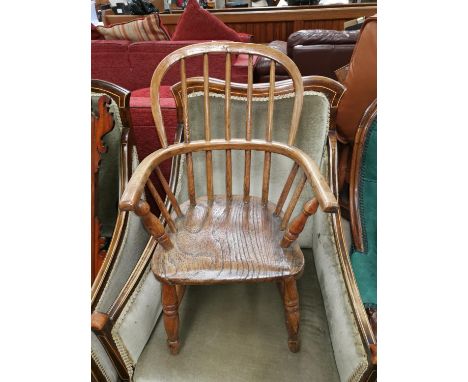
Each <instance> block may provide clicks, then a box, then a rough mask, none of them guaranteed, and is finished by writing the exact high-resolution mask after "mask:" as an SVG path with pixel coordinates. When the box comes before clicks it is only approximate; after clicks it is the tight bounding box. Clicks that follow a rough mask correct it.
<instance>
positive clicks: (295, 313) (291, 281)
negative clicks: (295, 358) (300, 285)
mask: <svg viewBox="0 0 468 382" xmlns="http://www.w3.org/2000/svg"><path fill="white" fill-rule="evenodd" d="M281 284H282V285H281V287H280V291H281V292H282V294H283V304H284V313H285V316H286V328H287V330H288V347H289V350H291V351H292V352H293V353H297V352H298V351H299V337H298V334H299V321H300V314H299V295H298V293H297V286H296V279H295V278H293V277H288V278H286V279H284V280H283V281H282V282H281Z"/></svg>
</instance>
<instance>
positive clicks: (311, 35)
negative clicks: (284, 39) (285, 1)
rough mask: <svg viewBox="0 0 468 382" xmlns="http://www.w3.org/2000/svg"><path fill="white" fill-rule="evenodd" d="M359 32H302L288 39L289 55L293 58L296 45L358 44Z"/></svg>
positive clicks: (320, 30) (293, 34)
mask: <svg viewBox="0 0 468 382" xmlns="http://www.w3.org/2000/svg"><path fill="white" fill-rule="evenodd" d="M358 36H359V31H336V30H324V29H310V30H300V31H297V32H294V33H291V34H290V35H289V37H288V43H287V54H288V56H289V57H292V51H293V48H294V47H295V46H296V45H343V44H356V41H357V39H358Z"/></svg>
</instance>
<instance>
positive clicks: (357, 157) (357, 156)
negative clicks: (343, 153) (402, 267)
mask: <svg viewBox="0 0 468 382" xmlns="http://www.w3.org/2000/svg"><path fill="white" fill-rule="evenodd" d="M376 116H377V100H374V102H372V103H371V104H370V105H369V107H368V108H367V109H366V111H365V112H364V115H363V117H362V119H361V122H360V123H359V127H358V129H357V131H356V135H355V137H354V148H353V157H352V161H351V179H350V185H349V207H350V215H351V232H352V234H353V242H354V247H355V248H356V249H357V250H358V251H361V252H364V250H365V249H364V238H363V231H362V223H361V212H360V209H359V185H360V184H359V183H360V182H359V179H360V176H361V165H362V156H363V152H364V147H365V145H366V141H367V138H368V133H369V130H370V127H371V125H372V123H373V122H374V120H375V118H376Z"/></svg>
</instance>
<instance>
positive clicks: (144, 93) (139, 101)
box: [130, 85, 175, 123]
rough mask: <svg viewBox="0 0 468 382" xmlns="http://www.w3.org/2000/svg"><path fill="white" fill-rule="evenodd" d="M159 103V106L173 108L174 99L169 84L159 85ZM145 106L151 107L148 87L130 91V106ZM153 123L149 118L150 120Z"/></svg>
mask: <svg viewBox="0 0 468 382" xmlns="http://www.w3.org/2000/svg"><path fill="white" fill-rule="evenodd" d="M159 103H160V105H161V108H162V109H164V108H175V101H174V98H173V96H172V92H171V87H170V86H164V85H163V86H161V87H160V88H159ZM135 107H146V108H151V96H150V88H143V89H138V90H134V91H132V94H131V96H130V108H135ZM149 123H154V122H153V119H152V118H151V122H149Z"/></svg>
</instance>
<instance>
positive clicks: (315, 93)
mask: <svg viewBox="0 0 468 382" xmlns="http://www.w3.org/2000/svg"><path fill="white" fill-rule="evenodd" d="M188 84H189V85H188V92H189V119H190V125H191V129H192V134H193V138H194V139H196V137H197V136H201V134H202V132H203V121H202V120H201V118H199V116H200V115H201V114H202V113H199V112H198V111H200V110H201V108H202V107H203V92H202V91H200V84H201V81H200V79H189V80H188ZM290 85H291V83H290V81H282V82H279V83H277V90H276V94H275V115H274V121H275V122H274V133H273V139H274V140H280V141H281V140H284V138H285V134H286V131H287V127H286V128H285V130H284V131H283V130H282V123H281V122H282V120H284V119H285V118H286V114H287V113H288V111H287V110H288V109H290V106H291V102H292V97H293V96H294V95H293V93H291V86H290ZM304 88H305V91H306V93H305V97H304V107H303V112H302V113H303V114H302V117H301V122H300V127H299V131H298V136H297V140H296V142H297V145H296V146H298V147H299V148H300V149H302V150H304V151H305V152H306V153H307V154H309V155H310V156H311V157H312V158H313V159H314V160H315V161H316V162H317V163H318V164H319V165H320V168H321V169H322V172H323V174H324V175H325V176H326V178H327V179H328V181H329V184H330V187H331V188H332V190H333V191H334V192H335V193H336V192H337V191H336V190H337V172H336V171H337V148H336V134H335V131H334V128H335V124H334V116H335V114H336V107H337V104H338V102H339V100H340V98H341V95H342V94H343V91H344V88H343V87H342V85H340V84H339V83H337V82H336V81H333V80H330V79H327V78H324V77H318V76H317V77H314V76H311V77H305V78H304ZM201 89H202V87H201ZM217 89H218V90H217ZM267 89H268V85H260V84H259V85H255V86H254V96H255V98H254V102H253V107H254V113H253V115H254V117H253V118H254V124H253V126H254V127H255V129H254V131H253V137H254V138H255V137H256V136H263V130H262V128H261V126H265V124H262V121H263V120H265V118H266V104H267V102H266V101H267V97H265V96H264V94H265V92H267ZM179 91H180V86H178V85H175V86H174V87H173V92H174V93H175V95H176V99H177V94H178V92H179ZM243 92H244V93H245V87H244V88H242V87H241V86H239V87H238V88H236V86H235V85H234V84H233V93H232V94H233V98H232V99H233V105H232V110H231V115H232V122H231V123H232V127H231V129H232V134H233V137H235V135H236V134H240V132H241V131H243V130H242V129H243V125H244V123H245V98H244V97H243V96H242V95H243ZM223 103H224V100H223V95H222V94H220V93H219V87H217V86H216V81H213V83H210V105H211V106H210V107H211V113H212V118H214V120H216V118H219V119H220V120H223V118H224V115H223V113H224V109H223V107H222V105H223ZM179 114H180V113H179ZM179 122H180V121H179ZM212 125H215V124H214V123H212ZM218 127H219V129H220V130H219V131H216V129H215V131H212V135H213V138H216V137H217V135H220V134H222V132H223V129H224V125H223V124H221V125H219V124H218ZM257 127H258V128H257ZM234 155H235V153H233V164H234V167H233V174H234V176H233V183H234V184H233V192H236V190H237V191H238V190H239V189H241V187H242V181H243V175H242V171H243V165H244V164H243V159H242V158H241V157H239V158H236V157H235V156H234ZM262 158H263V157H261V158H259V157H257V155H256V153H252V175H251V176H252V179H261V175H259V174H261V171H262V166H263V161H262V160H258V159H262ZM272 160H275V161H277V163H275V165H274V166H272V168H275V169H278V170H277V171H276V172H275V173H272V174H271V183H270V193H271V194H270V195H272V196H271V199H272V200H274V198H275V193H276V194H278V193H279V192H280V188H281V186H282V184H283V182H284V179H285V176H287V173H288V172H289V170H290V167H291V163H290V162H289V159H287V158H276V157H274V158H273V159H272ZM194 163H195V174H196V177H195V178H196V189H197V194H199V195H202V194H203V190H204V185H205V184H206V182H205V179H204V176H205V175H204V174H205V171H204V163H203V162H202V163H201V164H200V167H198V166H197V165H196V163H197V160H195V161H194ZM213 166H214V167H213V171H214V188H215V192H221V189H222V186H223V182H224V177H223V178H222V179H220V178H219V177H217V176H216V169H217V168H222V167H223V166H224V163H223V153H214V155H213ZM218 166H219V167H218ZM183 171H185V167H184V162H183V160H181V161H180V162H178V163H173V172H172V178H171V186H172V187H173V189H174V190H175V192H176V195H177V197H178V199H179V200H180V201H185V200H186V199H187V193H186V188H187V187H186V184H185V183H184V179H183V178H182V177H181V174H182V173H183ZM223 173H224V172H223ZM236 174H237V176H236ZM239 174H241V175H242V176H240V175H239ZM285 174H286V175H285ZM259 176H260V177H259ZM184 178H185V177H184ZM236 182H237V183H236ZM258 183H261V182H260V181H259V182H258ZM259 192H261V186H260V185H255V182H254V181H252V190H251V194H253V195H255V194H258V193H259ZM311 196H312V191H311V190H309V191H308V192H303V200H300V201H299V203H298V206H299V207H297V208H300V206H302V204H303V202H304V201H305V199H306V198H310V197H311ZM296 212H297V211H295V213H296ZM295 213H294V214H295ZM294 214H293V215H294ZM142 243H144V245H142V246H141V247H140V252H139V253H138V254H131V255H130V258H138V260H137V262H136V265H135V266H134V267H133V269H132V271H131V272H130V274H129V275H128V273H125V272H122V271H120V273H122V274H125V276H124V278H126V279H127V281H126V282H125V285H124V286H123V288H121V290H120V292H119V293H118V295H117V296H114V295H113V296H112V298H111V300H112V301H113V302H112V304H111V306H110V307H109V306H105V309H100V310H99V309H98V311H100V312H102V313H104V314H101V315H100V314H97V315H95V317H94V319H95V320H94V322H95V326H94V333H100V338H99V339H100V342H99V343H97V338H94V337H93V341H94V342H93V343H95V347H94V352H95V354H97V353H98V352H99V356H100V357H101V358H99V362H96V361H95V364H96V365H95V366H96V367H95V370H96V373H95V375H96V376H97V377H96V378H98V380H99V378H101V379H102V378H104V379H103V380H107V381H118V380H133V381H174V382H175V381H188V380H190V381H192V380H193V381H219V380H225V381H284V380H288V379H291V380H297V381H327V382H328V381H361V380H369V379H370V380H372V379H373V378H374V377H375V364H373V363H372V361H371V352H370V348H369V346H370V345H372V344H374V343H375V339H374V337H373V334H372V330H371V328H370V324H369V321H368V319H367V316H366V314H365V311H364V306H363V304H362V301H361V298H360V295H359V292H358V288H357V285H356V281H355V278H354V274H353V271H352V268H351V263H350V260H349V250H350V247H351V232H350V228H349V224H347V222H346V221H344V220H343V219H342V218H341V216H340V214H339V213H334V214H325V213H322V212H320V211H319V212H318V213H317V214H316V215H315V216H314V217H313V218H311V219H309V222H308V223H307V225H306V227H305V231H304V233H303V234H302V236H301V243H300V244H301V247H302V248H303V249H304V255H305V257H306V267H305V272H304V275H303V276H302V278H301V279H300V280H299V282H298V288H299V296H300V306H301V328H300V338H301V344H302V345H301V350H300V352H299V353H296V354H293V353H290V352H289V351H288V349H287V347H286V346H285V342H286V336H287V335H286V331H285V330H284V321H283V308H282V304H281V300H280V298H279V296H278V292H277V290H276V285H274V284H268V283H266V284H253V285H241V284H238V285H237V284H233V285H219V286H190V287H188V288H187V290H186V292H185V297H184V300H183V302H182V306H181V308H180V322H181V328H180V330H181V339H182V347H181V351H180V354H179V355H177V356H171V355H170V354H169V352H168V351H167V348H166V343H165V333H164V328H163V325H162V322H161V319H160V316H161V296H160V286H159V283H158V282H157V281H156V279H155V278H154V276H153V275H152V273H151V271H150V268H149V261H150V258H151V254H152V252H153V251H154V248H155V245H156V243H155V241H154V240H153V239H152V238H149V240H142ZM132 256H134V257H132ZM117 257H118V258H121V259H122V261H123V262H125V261H127V260H128V259H127V257H126V255H124V254H123V253H122V252H120V253H119V254H117ZM116 273H117V272H116ZM105 295H106V293H103V296H105ZM101 298H104V297H101ZM246 311H249V315H245V314H243V312H246ZM252 317H254V319H252ZM94 358H96V359H97V356H95V357H94ZM94 358H93V359H94Z"/></svg>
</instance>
